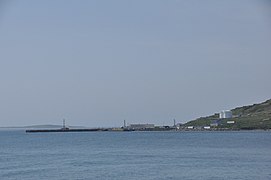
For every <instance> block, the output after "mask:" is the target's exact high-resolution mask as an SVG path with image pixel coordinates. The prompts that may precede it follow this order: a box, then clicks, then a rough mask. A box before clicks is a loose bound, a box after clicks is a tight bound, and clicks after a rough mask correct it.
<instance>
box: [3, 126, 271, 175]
mask: <svg viewBox="0 0 271 180" xmlns="http://www.w3.org/2000/svg"><path fill="white" fill-rule="evenodd" d="M0 179H1V180H2V179H3V180H5V179H27V180H31V179H33V180H36V179H63V180H64V179H65V180H66V179H117V180H121V179H125V180H126V179H153V180H154V179H155V180H156V179H208V180H209V179H215V180H217V179H225V180H226V179H227V180H228V179H231V180H232V179H238V180H250V179H251V180H252V179H253V180H255V179H257V180H258V179H259V180H265V179H266V180H267V179H268V180H270V179H271V132H85V133H84V132H81V133H37V134H35V133H34V134H26V133H25V132H24V131H22V130H1V131H0Z"/></svg>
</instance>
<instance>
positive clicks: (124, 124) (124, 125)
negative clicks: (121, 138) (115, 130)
mask: <svg viewBox="0 0 271 180" xmlns="http://www.w3.org/2000/svg"><path fill="white" fill-rule="evenodd" d="M123 127H124V128H126V120H125V119H124V121H123Z"/></svg>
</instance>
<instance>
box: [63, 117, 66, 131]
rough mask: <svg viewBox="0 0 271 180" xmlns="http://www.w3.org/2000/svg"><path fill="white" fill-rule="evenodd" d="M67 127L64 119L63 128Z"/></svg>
mask: <svg viewBox="0 0 271 180" xmlns="http://www.w3.org/2000/svg"><path fill="white" fill-rule="evenodd" d="M65 127H66V122H65V119H63V129H65Z"/></svg>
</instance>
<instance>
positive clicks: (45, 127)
mask: <svg viewBox="0 0 271 180" xmlns="http://www.w3.org/2000/svg"><path fill="white" fill-rule="evenodd" d="M62 127H63V125H52V124H45V125H32V126H10V127H0V128H22V129H61V128H62ZM69 128H85V127H84V126H69Z"/></svg>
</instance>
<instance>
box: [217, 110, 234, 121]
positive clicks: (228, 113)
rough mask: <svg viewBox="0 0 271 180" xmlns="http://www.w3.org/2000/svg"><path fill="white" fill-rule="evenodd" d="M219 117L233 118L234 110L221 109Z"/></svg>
mask: <svg viewBox="0 0 271 180" xmlns="http://www.w3.org/2000/svg"><path fill="white" fill-rule="evenodd" d="M219 118H220V119H224V118H232V112H231V111H230V110H227V111H221V112H220V113H219Z"/></svg>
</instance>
